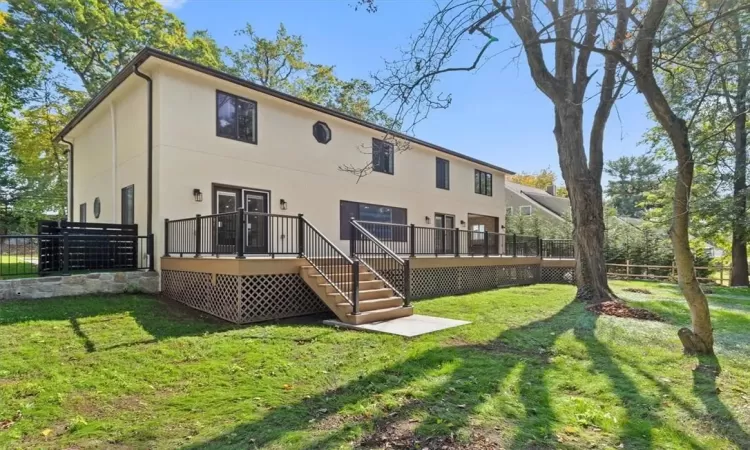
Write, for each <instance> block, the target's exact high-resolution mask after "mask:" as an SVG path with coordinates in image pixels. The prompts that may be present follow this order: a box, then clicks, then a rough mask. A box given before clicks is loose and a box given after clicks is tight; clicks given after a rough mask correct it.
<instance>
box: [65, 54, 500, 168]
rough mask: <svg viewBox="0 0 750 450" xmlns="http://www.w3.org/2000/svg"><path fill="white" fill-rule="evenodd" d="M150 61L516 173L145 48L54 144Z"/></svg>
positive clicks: (76, 116) (91, 101) (85, 108)
mask: <svg viewBox="0 0 750 450" xmlns="http://www.w3.org/2000/svg"><path fill="white" fill-rule="evenodd" d="M149 58H158V59H160V60H163V61H167V62H170V63H173V64H177V65H179V66H182V67H186V68H188V69H192V70H195V71H198V72H201V73H204V74H206V75H210V76H213V77H216V78H219V79H222V80H224V81H228V82H230V83H234V84H237V85H240V86H243V87H246V88H249V89H252V90H255V91H258V92H261V93H263V94H266V95H270V96H272V97H276V98H279V99H282V100H286V101H288V102H290V103H294V104H297V105H300V106H303V107H305V108H310V109H313V110H315V111H318V112H321V113H324V114H328V115H330V116H334V117H337V118H339V119H343V120H346V121H349V122H352V123H356V124H358V125H361V126H364V127H367V128H370V129H372V130H375V131H378V132H381V133H384V134H388V135H391V136H394V137H396V138H399V139H404V140H407V141H409V142H412V143H415V144H418V145H422V146H424V147H427V148H430V149H433V150H437V151H439V152H442V153H445V154H448V155H451V156H454V157H456V158H461V159H464V160H466V161H470V162H473V163H475V164H478V165H481V166H484V167H488V168H490V169H494V170H497V171H500V172H504V173H506V174H509V175H513V174H514V173H515V172H512V171H510V170H508V169H504V168H502V167H500V166H496V165H494V164H491V163H488V162H486V161H481V160H479V159H476V158H473V157H471V156H468V155H464V154H462V153H459V152H456V151H453V150H450V149H447V148H445V147H441V146H439V145H436V144H432V143H430V142H427V141H423V140H421V139H417V138H415V137H413V136H409V135H406V134H403V133H400V132H397V131H394V130H389V129H387V128H385V127H382V126H380V125H377V124H374V123H372V122H367V121H365V120H362V119H359V118H357V117H354V116H350V115H348V114H345V113H342V112H340V111H337V110H335V109H331V108H327V107H325V106H321V105H318V104H316V103H312V102H309V101H307V100H303V99H301V98H297V97H294V96H292V95H289V94H285V93H283V92H280V91H277V90H274V89H270V88H267V87H265V86H261V85H259V84H256V83H253V82H251V81H247V80H243V79H242V78H238V77H235V76H233V75H229V74H227V73H224V72H221V71H219V70H216V69H213V68H211V67H208V66H204V65H201V64H198V63H195V62H192V61H188V60H186V59H183V58H180V57H177V56H174V55H170V54H169V53H165V52H162V51H160V50H156V49H153V48H150V47H146V48H144V49H143V50H141V51H140V52H139V53H138V54H137V55H135V57H134V58H133V59H132V60H131V61H130V62H129V63H128V64H126V65H125V67H123V69H122V70H121V71H120V72H119V73H118V74H117V75H115V76H114V78H112V80H110V82H109V83H107V85H106V86H104V87H103V88H102V89H101V91H99V92H98V93H97V94H96V95H95V96H94V97H93V98H92V99H91V100H90V101H89V102H88V103H87V104H86V106H84V107H83V109H81V110H80V111H79V112H78V114H76V115H75V117H73V119H72V120H71V121H70V122H68V124H67V125H65V127H64V128H63V129H62V131H60V133H58V134H57V136H55V138H54V141H55V142H59V141H60V139H62V138H64V137H65V135H67V134H68V133H69V132H70V131H71V130H72V129H73V128H75V127H76V125H78V124H79V123H80V122H81V121H82V120H83V119H84V118H85V117H86V116H87V115H88V114H89V113H90V112H91V111H93V110H94V108H96V107H97V106H98V105H99V104H100V103H101V102H102V101H103V100H104V99H105V98H107V96H108V95H109V94H110V93H112V91H114V90H115V89H116V88H117V87H118V86H119V85H120V84H121V83H122V82H123V81H125V80H126V79H127V78H128V77H129V76H130V75H131V74H132V73H133V70H134V69H135V68H136V67H138V66H139V65H141V64H143V63H144V62H145V61H146V60H147V59H149Z"/></svg>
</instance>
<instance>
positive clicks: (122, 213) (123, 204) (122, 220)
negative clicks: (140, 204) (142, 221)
mask: <svg viewBox="0 0 750 450" xmlns="http://www.w3.org/2000/svg"><path fill="white" fill-rule="evenodd" d="M129 189H131V190H132V191H133V204H132V213H133V214H132V216H133V217H132V222H125V216H126V210H125V208H126V207H127V206H126V202H125V192H127V190H129ZM129 212H130V211H128V213H129ZM127 215H130V214H127ZM120 223H121V224H123V225H135V184H129V185H127V186H124V187H122V188H121V189H120Z"/></svg>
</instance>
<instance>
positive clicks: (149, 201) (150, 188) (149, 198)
mask: <svg viewBox="0 0 750 450" xmlns="http://www.w3.org/2000/svg"><path fill="white" fill-rule="evenodd" d="M133 73H134V74H136V75H138V76H139V77H141V78H143V79H144V80H146V82H147V83H148V111H147V115H146V117H147V118H146V120H147V122H148V144H147V145H148V157H147V160H148V168H147V169H146V170H147V173H146V177H147V180H148V181H147V182H146V186H147V188H146V191H147V192H146V205H147V206H146V235H147V236H149V240H150V239H151V235H152V234H153V229H152V222H153V214H154V208H153V206H154V205H153V193H154V167H153V166H154V120H153V109H154V108H153V106H154V86H153V80H152V79H151V78H150V77H149V76H148V75H146V74H144V73H143V72H140V71H139V70H138V64H135V65H134V66H133ZM149 250H151V249H149ZM149 255H150V256H149V258H150V261H149V267H150V268H151V270H153V263H154V261H153V252H151V251H149Z"/></svg>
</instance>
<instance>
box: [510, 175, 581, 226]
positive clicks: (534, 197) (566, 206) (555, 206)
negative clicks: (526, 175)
mask: <svg viewBox="0 0 750 450" xmlns="http://www.w3.org/2000/svg"><path fill="white" fill-rule="evenodd" d="M505 189H508V190H509V191H511V192H513V193H515V194H516V195H518V196H520V197H521V198H523V199H525V200H527V201H528V202H529V203H531V204H532V205H535V206H536V207H537V208H542V209H544V210H546V211H547V212H549V213H551V214H553V215H555V216H558V217H560V218H564V217H565V215H566V214H568V213H569V212H570V200H569V199H567V198H565V197H556V196H554V195H550V194H549V193H548V192H547V191H544V190H542V189H537V188H534V187H531V186H525V185H523V184H518V183H513V182H512V181H508V180H505Z"/></svg>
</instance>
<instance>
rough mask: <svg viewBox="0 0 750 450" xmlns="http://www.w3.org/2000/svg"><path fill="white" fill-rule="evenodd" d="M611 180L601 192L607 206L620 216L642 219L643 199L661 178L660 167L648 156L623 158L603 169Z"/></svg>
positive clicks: (661, 171) (644, 207)
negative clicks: (603, 193)
mask: <svg viewBox="0 0 750 450" xmlns="http://www.w3.org/2000/svg"><path fill="white" fill-rule="evenodd" d="M604 170H605V172H606V173H607V175H609V176H610V177H612V178H611V179H610V180H609V182H608V183H607V188H606V189H605V193H606V195H607V197H608V202H609V204H610V205H611V206H612V207H613V208H614V209H615V211H616V212H617V214H618V215H620V216H623V217H643V216H644V214H645V212H646V211H647V210H648V207H649V205H648V203H647V202H646V198H647V196H648V194H649V192H651V191H653V190H654V189H656V188H657V187H658V186H659V184H660V182H661V179H662V175H663V170H662V167H661V165H660V164H659V163H658V162H657V161H656V159H654V158H653V157H651V156H648V155H640V156H623V157H620V158H618V159H615V160H612V161H608V162H607V165H606V167H605V169H604Z"/></svg>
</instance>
